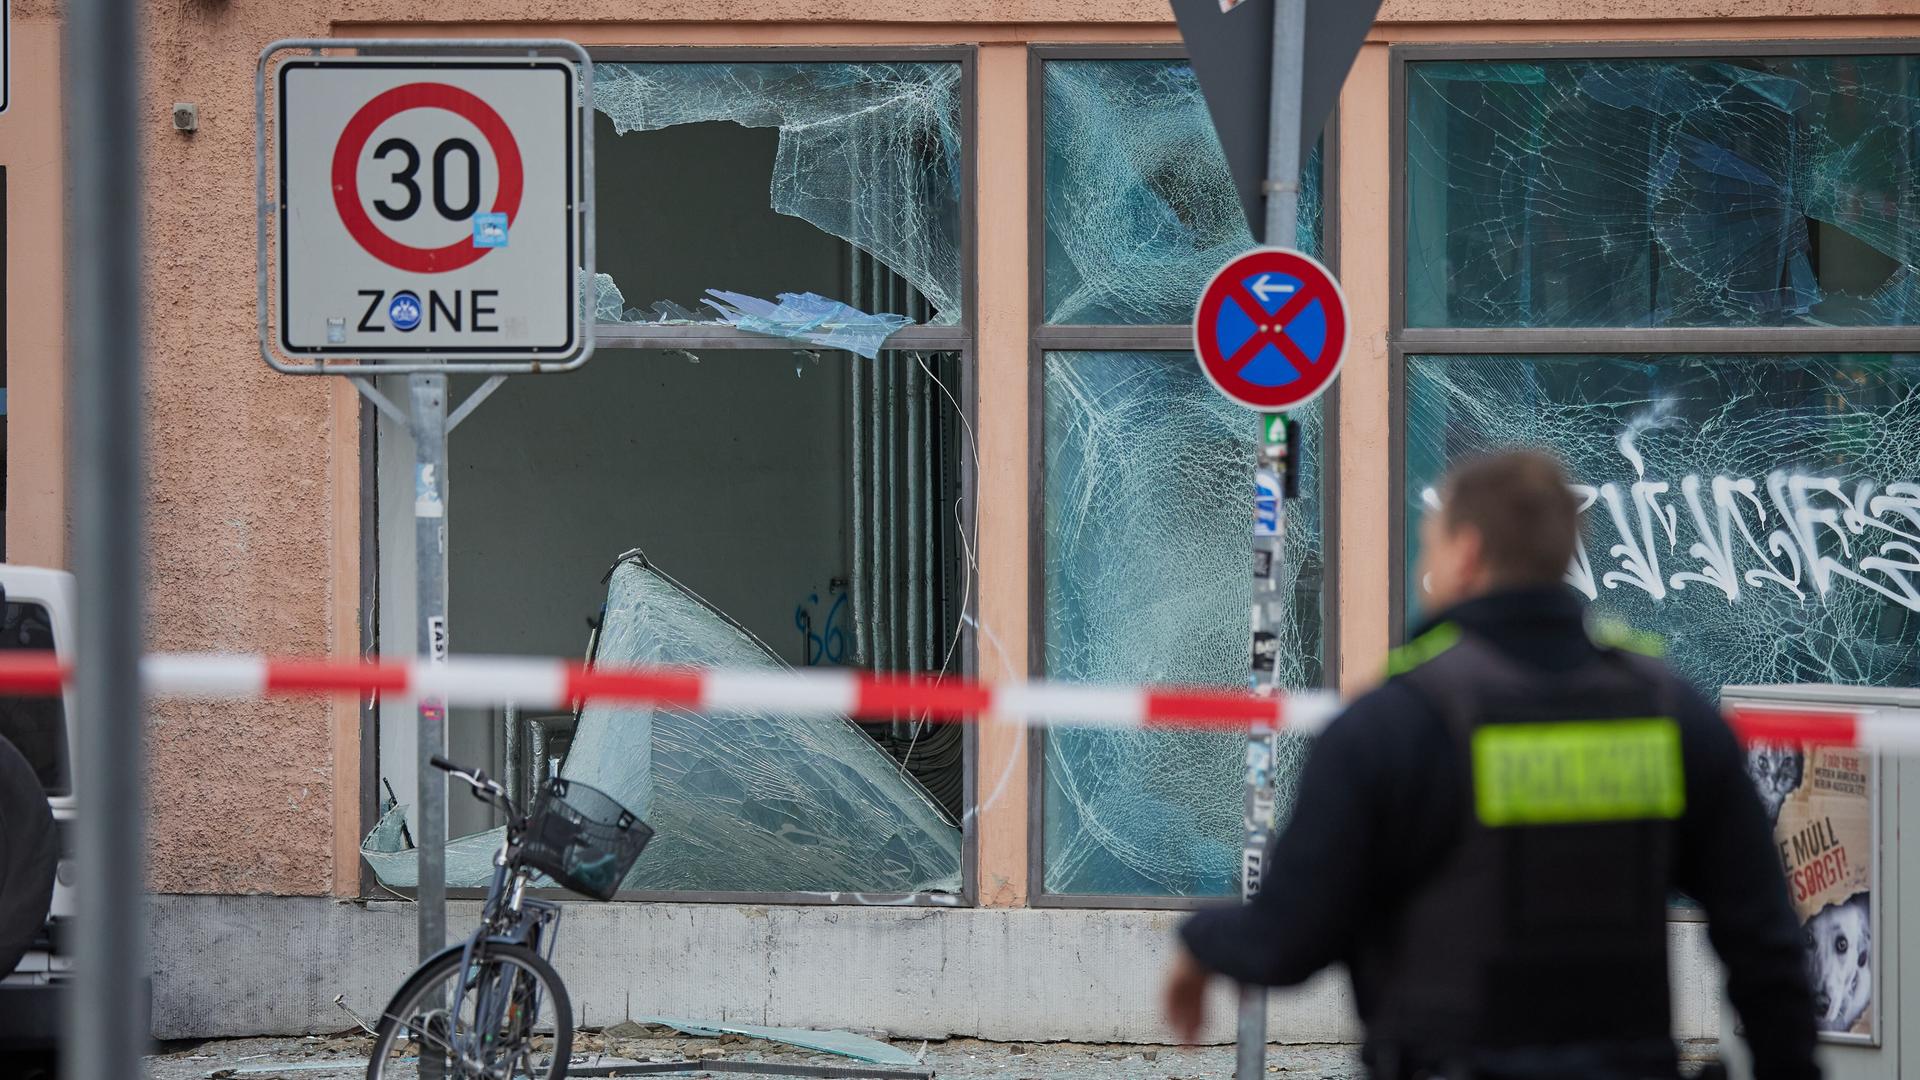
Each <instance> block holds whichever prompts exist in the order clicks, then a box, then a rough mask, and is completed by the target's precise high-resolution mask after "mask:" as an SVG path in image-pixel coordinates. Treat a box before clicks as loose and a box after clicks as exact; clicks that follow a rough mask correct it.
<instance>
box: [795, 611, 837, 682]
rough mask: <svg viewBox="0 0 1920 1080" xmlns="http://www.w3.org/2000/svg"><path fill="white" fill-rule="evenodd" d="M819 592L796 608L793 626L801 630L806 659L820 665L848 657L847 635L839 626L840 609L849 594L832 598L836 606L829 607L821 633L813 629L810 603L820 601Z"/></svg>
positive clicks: (814, 664)
mask: <svg viewBox="0 0 1920 1080" xmlns="http://www.w3.org/2000/svg"><path fill="white" fill-rule="evenodd" d="M819 602H820V594H819V593H813V594H811V595H809V596H808V597H807V603H806V604H801V605H799V606H797V607H795V608H794V609H793V625H794V626H795V627H796V628H798V629H799V631H800V638H801V642H802V649H803V652H804V662H805V663H806V665H807V666H808V667H817V666H818V665H819V664H821V663H822V662H825V663H828V664H838V663H840V662H841V661H843V660H845V659H846V656H847V635H846V632H845V631H843V630H841V629H840V625H839V623H840V609H841V608H843V607H845V606H846V603H847V597H846V594H845V593H841V594H840V595H838V596H835V597H834V598H833V606H832V607H830V608H828V609H827V618H826V621H825V623H824V624H823V625H822V628H821V633H818V634H816V633H814V632H813V612H812V611H811V610H810V609H809V608H808V606H807V605H808V604H818V603H819Z"/></svg>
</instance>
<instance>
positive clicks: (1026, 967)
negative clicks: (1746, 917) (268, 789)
mask: <svg viewBox="0 0 1920 1080" xmlns="http://www.w3.org/2000/svg"><path fill="white" fill-rule="evenodd" d="M152 913H153V914H152V920H151V922H152V929H151V931H150V936H151V941H152V949H153V957H154V971H155V975H154V987H153V1001H154V1020H153V1022H154V1035H155V1036H156V1037H157V1038H162V1039H182V1038H200V1037H207V1036H219V1035H250V1034H285V1035H295V1034H303V1033H307V1032H315V1031H337V1030H339V1029H340V1027H341V1026H342V1025H343V1023H344V1022H346V1018H345V1017H344V1016H342V1015H341V1013H340V1011H339V1009H338V1008H337V1007H336V1006H335V1005H334V1004H333V999H334V996H335V995H336V994H339V995H344V1001H345V1004H346V1005H347V1007H348V1008H350V1009H352V1010H353V1011H354V1012H355V1013H357V1014H358V1015H360V1016H369V1015H377V1014H378V1012H379V1010H380V1008H381V1006H383V1005H384V1004H385V1003H386V999H387V997H388V996H389V995H391V994H392V992H393V988H394V987H396V986H398V985H399V984H400V981H401V979H403V978H404V977H405V975H406V971H407V969H408V967H409V966H410V963H411V958H412V956H413V955H414V953H413V929H414V919H413V909H412V907H411V906H410V905H407V904H400V903H392V902H385V901H381V902H372V903H358V902H341V901H334V900H325V899H318V898H314V899H301V898H274V897H211V896H160V897H155V898H154V900H153V907H152ZM448 915H449V922H450V923H451V924H452V925H456V926H457V925H460V924H462V923H463V922H471V921H472V920H473V919H474V918H475V915H476V911H475V907H474V905H473V904H471V903H461V904H455V905H453V906H452V910H451V911H450V912H449V913H448ZM1179 919H1180V916H1179V915H1178V914H1176V913H1173V912H1154V911H1059V910H1050V911H1049V910H1032V909H1028V910H991V909H981V908H973V909H954V910H933V909H927V908H902V907H890V908H833V907H752V906H735V905H702V904H604V905H596V904H587V903H574V904H569V905H567V909H566V912H565V914H564V915H563V916H562V917H561V921H560V927H561V933H560V937H559V950H558V952H557V954H556V956H555V965H556V967H557V968H558V969H559V971H560V972H561V975H562V977H563V978H565V979H566V981H567V992H568V994H569V996H570V997H571V998H572V1000H573V1003H574V1007H575V1013H576V1021H577V1022H580V1023H587V1024H602V1023H612V1022H615V1021H618V1020H621V1019H623V1018H626V1017H628V1016H634V1017H638V1016H646V1015H660V1014H665V1015H669V1016H695V1017H701V1018H703V1019H713V1020H727V1021H733V1022H737V1023H749V1024H768V1025H774V1026H789V1027H811V1028H856V1029H859V1030H863V1031H872V1030H879V1031H883V1032H886V1033H887V1034H889V1035H892V1036H895V1037H899V1038H927V1039H934V1038H942V1037H945V1036H949V1035H951V1036H965V1037H975V1038H982V1039H993V1040H1003V1041H1047V1040H1063V1041H1070V1042H1126V1043H1153V1042H1170V1041H1172V1035H1171V1033H1170V1032H1168V1031H1167V1030H1166V1029H1165V1028H1164V1027H1163V1026H1162V1025H1161V1021H1160V1009H1159V993H1160V975H1161V972H1162V971H1163V970H1164V969H1165V967H1166V965H1167V964H1168V963H1169V962H1170V961H1171V959H1172V955H1171V951H1170V950H1171V948H1172V945H1173V941H1174V937H1173V934H1172V930H1173V927H1174V926H1175V924H1176V923H1177V922H1178V921H1179ZM1704 930H1705V927H1704V924H1701V923H1674V924H1672V926H1671V928H1670V934H1669V942H1670V956H1671V960H1672V971H1673V984H1674V988H1675V995H1674V999H1675V1007H1674V1031H1675V1034H1676V1035H1677V1036H1679V1037H1681V1038H1685V1039H1712V1038H1716V1037H1717V1036H1718V1033H1719V1013H1718V1001H1719V999H1718V994H1717V990H1716V986H1717V982H1718V975H1717V968H1716V966H1715V964H1714V962H1713V960H1712V955H1711V951H1710V950H1709V949H1708V947H1707V944H1706V934H1705V932H1704ZM1209 1011H1210V1016H1211V1023H1210V1025H1209V1027H1208V1028H1207V1030H1206V1032H1205V1033H1204V1037H1203V1041H1207V1042H1230V1041H1232V1039H1233V1017H1232V1013H1233V1004H1232V1001H1231V1000H1230V999H1229V996H1228V994H1227V993H1226V992H1225V991H1224V988H1219V989H1217V990H1216V993H1215V997H1214V1000H1213V1001H1212V1002H1211V1008H1210V1010H1209ZM1267 1030H1268V1031H1269V1032H1272V1033H1273V1038H1274V1039H1275V1040H1276V1041H1281V1042H1292V1043H1338V1042H1352V1041H1355V1039H1356V1038H1357V1036H1358V1033H1359V1029H1358V1026H1357V1022H1356V1020H1355V1018H1354V1016H1353V1005H1352V1000H1351V997H1350V995H1349V993H1348V991H1347V988H1346V983H1345V979H1344V977H1343V976H1339V975H1337V974H1326V975H1322V976H1321V977H1319V978H1316V979H1315V980H1313V981H1312V982H1310V983H1308V984H1306V985H1305V986H1304V987H1301V988H1299V989H1296V990H1289V991H1282V992H1279V993H1276V994H1275V995H1274V997H1273V1001H1272V1007H1271V1010H1270V1016H1269V1020H1268V1028H1267Z"/></svg>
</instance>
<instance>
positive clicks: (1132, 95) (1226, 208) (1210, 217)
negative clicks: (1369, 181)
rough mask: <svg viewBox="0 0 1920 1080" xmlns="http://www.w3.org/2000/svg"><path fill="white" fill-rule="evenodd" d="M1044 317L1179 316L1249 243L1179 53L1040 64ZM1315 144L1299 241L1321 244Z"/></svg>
mask: <svg viewBox="0 0 1920 1080" xmlns="http://www.w3.org/2000/svg"><path fill="white" fill-rule="evenodd" d="M1045 81H1046V89H1045V93H1046V99H1045V102H1044V107H1045V109H1046V146H1045V148H1044V152H1045V153H1046V224H1047V250H1046V319H1047V322H1049V323H1082V324H1088V323H1093V324H1108V323H1125V324H1133V325H1146V324H1154V323H1170V324H1184V323H1186V322H1187V321H1188V320H1189V319H1191V318H1192V317H1193V305H1194V302H1195V301H1196V300H1197V299H1198V298H1199V295H1200V289H1201V287H1202V286H1204V285H1205V284H1206V283H1207V279H1208V278H1210V277H1212V276H1213V273H1214V271H1216V270H1218V269H1220V267H1221V266H1222V265H1223V264H1225V263H1226V261H1227V260H1228V259H1230V258H1232V257H1233V256H1235V255H1238V254H1240V253H1241V252H1244V251H1246V250H1247V249H1248V248H1251V247H1253V246H1254V240H1253V236H1252V234H1250V233H1249V232H1248V231H1247V220H1246V215H1245V214H1244V213H1242V211H1241V209H1240V202H1239V198H1238V196H1236V195H1235V194H1234V187H1233V177H1232V176H1231V175H1229V174H1228V172H1227V159H1226V155H1225V154H1223V153H1222V152H1221V150H1220V140H1219V139H1218V138H1217V137H1216V136H1215V135H1214V133H1213V121H1212V120H1211V119H1210V118H1209V117H1208V116H1207V104H1206V101H1205V100H1204V99H1203V98H1202V97H1201V96H1200V83H1199V82H1198V80H1196V79H1195V78H1194V75H1193V68H1192V67H1191V66H1190V65H1188V64H1187V62H1186V61H1184V60H1052V61H1048V63H1047V66H1046V75H1045ZM1320 181H1321V169H1320V153H1319V151H1318V150H1316V151H1315V152H1314V154H1313V156H1312V159H1311V160H1309V161H1308V162H1307V163H1306V166H1305V168H1304V169H1302V171H1301V186H1302V191H1301V195H1300V224H1299V235H1298V239H1297V242H1296V243H1297V246H1298V247H1299V248H1300V249H1301V250H1303V251H1305V252H1307V253H1308V254H1311V255H1315V256H1318V255H1319V254H1320V216H1321V202H1320V188H1321V182H1320Z"/></svg>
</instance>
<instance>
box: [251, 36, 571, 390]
mask: <svg viewBox="0 0 1920 1080" xmlns="http://www.w3.org/2000/svg"><path fill="white" fill-rule="evenodd" d="M577 94H578V74H577V73H576V71H575V68H574V65H573V64H571V63H569V62H567V61H565V60H560V59H539V60H524V59H523V60H511V61H508V60H479V59H461V60H454V59H449V60H430V59H407V60H398V59H392V60H389V59H369V58H360V57H343V58H320V59H292V60H288V61H286V62H285V63H283V64H282V65H281V66H280V69H279V113H278V116H279V123H278V125H277V127H276V135H277V137H276V150H277V155H276V157H277V161H278V168H279V195H280V198H279V207H278V210H279V253H280V280H279V296H278V304H277V308H276V310H277V313H278V324H279V340H278V344H279V346H280V348H281V349H283V350H284V351H285V352H286V353H288V354H289V355H308V356H314V355H339V356H354V357H376V358H395V359H397V358H407V357H416V358H418V357H435V358H440V357H444V358H448V359H455V358H461V359H508V358H515V359H529V358H540V357H561V356H565V355H567V354H569V353H572V352H575V351H577V349H578V347H579V343H580V338H581V325H580V307H581V303H580V269H579V267H580V265H581V260H580V255H581V252H580V250H579V248H580V246H581V244H582V242H583V238H582V237H581V234H580V229H581V227H580V219H579V214H578V211H579V203H580V201H581V199H582V192H581V161H580V132H579V130H578V127H579V123H578V115H579V113H578V109H577V101H576V98H577Z"/></svg>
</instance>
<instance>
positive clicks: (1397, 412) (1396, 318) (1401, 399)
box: [1387, 38, 1920, 922]
mask: <svg viewBox="0 0 1920 1080" xmlns="http://www.w3.org/2000/svg"><path fill="white" fill-rule="evenodd" d="M1749 56H1752V57H1772V56H1808V57H1820V56H1913V57H1920V41H1915V40H1912V39H1905V40H1895V39H1888V38H1827V39H1822V40H1813V41H1791V40H1767V41H1726V40H1720V41H1677V42H1676V41H1659V42H1655V41H1621V42H1575V41H1563V42H1547V43H1540V44H1524V45H1502V44H1496V43H1460V44H1434V45H1395V46H1392V47H1391V48H1390V49H1389V51H1388V60H1387V66H1388V86H1389V89H1388V123H1389V126H1390V130H1389V132H1388V136H1389V137H1388V158H1389V163H1390V164H1389V166H1388V178H1387V179H1388V196H1387V197H1388V199H1389V200H1390V203H1391V206H1390V212H1389V215H1388V241H1387V243H1388V254H1389V257H1388V272H1389V275H1390V288H1389V296H1390V297H1391V304H1390V312H1389V316H1388V319H1389V322H1388V327H1387V400H1388V403H1389V404H1388V406H1387V407H1388V410H1389V412H1388V418H1387V419H1388V440H1387V443H1388V448H1387V453H1388V458H1389V460H1388V473H1389V479H1388V485H1387V529H1388V534H1387V537H1388V538H1387V544H1388V556H1387V559H1388V569H1389V574H1388V577H1389V581H1388V613H1387V627H1388V634H1389V638H1390V640H1391V641H1393V642H1394V643H1396V644H1398V643H1400V642H1402V641H1404V640H1405V638H1406V634H1407V628H1406V618H1407V595H1406V593H1407V556H1408V554H1409V553H1408V551H1407V525H1408V520H1407V501H1406V497H1407V477H1406V462H1407V395H1406V373H1407V358H1408V357H1409V356H1439V355H1463V354H1464V355H1488V356H1493V355H1509V356H1527V355H1537V356H1552V355H1561V356H1565V355H1582V354H1592V355H1601V354H1615V355H1618V354H1631V355H1646V356H1659V355H1668V356H1680V355H1702V354H1711V353H1739V354H1746V355H1761V354H1782V355H1789V354H1793V355H1805V354H1819V353H1827V354H1847V353H1902V352H1908V353H1910V352H1912V351H1913V350H1914V347H1915V345H1914V343H1915V328H1914V327H1911V326H1908V327H1899V326H1886V327H1881V326H1867V327H1825V326H1793V327H1725V328H1719V327H1674V328H1653V329H1640V328H1634V327H1555V328H1547V329H1541V328H1519V327H1515V328H1490V329H1479V328H1469V329H1452V328H1440V327H1424V328H1421V327H1409V326H1408V325H1407V243H1406V241H1407V201H1408V197H1409V194H1410V185H1409V184H1408V183H1407V124H1408V122H1409V110H1408V107H1407V104H1408V103H1407V93H1408V86H1407V67H1408V65H1409V64H1417V63H1422V62H1436V61H1438V62H1446V61H1525V60H1586V59H1593V60H1673V59H1684V58H1691V57H1701V58H1711V57H1749ZM1667 921H1669V922H1704V921H1706V912H1705V911H1703V910H1701V909H1699V908H1690V907H1679V906H1673V905H1670V906H1669V907H1668V910H1667Z"/></svg>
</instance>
